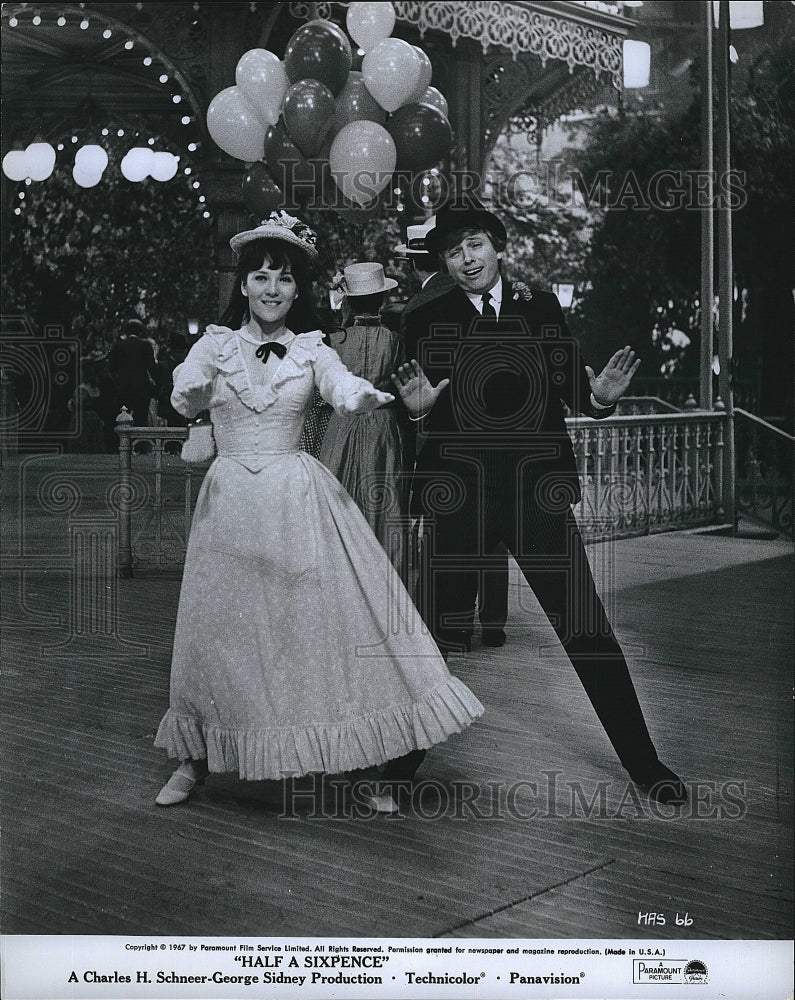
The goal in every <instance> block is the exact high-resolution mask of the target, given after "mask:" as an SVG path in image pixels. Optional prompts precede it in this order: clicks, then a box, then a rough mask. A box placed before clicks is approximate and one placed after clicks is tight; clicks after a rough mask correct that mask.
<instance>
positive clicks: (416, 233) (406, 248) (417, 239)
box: [393, 215, 436, 257]
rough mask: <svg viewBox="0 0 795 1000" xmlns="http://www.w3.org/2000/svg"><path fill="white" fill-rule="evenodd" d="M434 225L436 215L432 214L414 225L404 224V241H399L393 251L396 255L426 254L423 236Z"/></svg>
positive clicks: (415, 255) (417, 255)
mask: <svg viewBox="0 0 795 1000" xmlns="http://www.w3.org/2000/svg"><path fill="white" fill-rule="evenodd" d="M435 225H436V216H435V215H432V216H431V217H430V219H426V220H425V222H422V223H419V224H418V225H416V226H406V242H405V243H399V244H398V245H397V246H396V247H395V249H394V251H393V253H395V255H396V256H398V257H419V256H422V255H424V256H428V251H427V249H426V247H425V237H426V236H427V235H428V233H429V232H430V230H431V229H433V227H434V226H435Z"/></svg>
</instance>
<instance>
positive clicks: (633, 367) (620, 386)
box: [585, 347, 640, 406]
mask: <svg viewBox="0 0 795 1000" xmlns="http://www.w3.org/2000/svg"><path fill="white" fill-rule="evenodd" d="M639 365H640V358H638V359H637V361H636V360H635V352H634V351H632V350H630V348H629V347H625V348H623V349H622V350H620V351H616V353H615V354H614V355H613V357H612V358H611V359H610V360H609V361H608V362H607V364H606V365H605V366H604V368H603V369H602V370H601V372H600V373H599V374H598V375H594V370H593V368H589V367H588V365H586V366H585V371H586V372H587V374H588V381H589V382H590V383H591V392H592V393H593V398H594V399H595V400H596V402H597V403H600V404H601V405H602V406H612V405H613V403H617V402H618V401H619V399H621V397H622V396H623V395H624V393H625V392H626V391H627V389H628V388H629V383H630V382H631V381H632V376H633V375H634V374H635V372H636V371H637V370H638V367H639Z"/></svg>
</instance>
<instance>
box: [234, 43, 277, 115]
mask: <svg viewBox="0 0 795 1000" xmlns="http://www.w3.org/2000/svg"><path fill="white" fill-rule="evenodd" d="M235 82H236V83H237V86H238V87H239V88H240V90H241V91H242V92H243V96H244V97H245V98H246V100H248V101H250V103H251V104H252V106H253V107H254V110H255V111H256V112H257V114H258V115H259V117H260V119H261V120H262V121H263V122H264V123H265V124H266V125H275V124H276V122H277V121H278V120H279V113H280V111H281V108H282V102H283V101H284V95H285V94H286V93H287V88H288V87H289V86H290V81H289V80H288V79H287V70H286V69H285V68H284V63H283V62H282V61H281V59H280V58H279V57H278V56H276V55H274V54H273V53H272V52H269V51H268V50H267V49H249V50H248V52H245V53H243V55H242V56H241V57H240V61H239V62H238V64H237V68H236V69H235Z"/></svg>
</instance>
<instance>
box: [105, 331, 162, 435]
mask: <svg viewBox="0 0 795 1000" xmlns="http://www.w3.org/2000/svg"><path fill="white" fill-rule="evenodd" d="M108 368H109V369H110V372H111V374H112V375H113V376H114V378H115V379H116V391H117V394H118V398H119V404H120V405H122V406H126V407H127V409H128V410H129V411H130V412H131V413H132V418H133V425H134V426H135V427H146V426H147V425H148V423H149V400H150V399H151V398H152V397H153V396H155V395H156V393H157V388H158V386H159V385H160V373H159V372H158V369H157V364H156V362H155V354H154V351H153V350H152V345H151V344H150V343H149V341H148V340H146V330H145V328H144V325H143V323H142V322H141V321H140V320H139V319H128V320H126V322H125V323H123V324H122V328H121V333H120V334H119V339H118V340H117V341H116V343H115V344H114V345H113V347H112V348H111V350H110V355H109V356H108Z"/></svg>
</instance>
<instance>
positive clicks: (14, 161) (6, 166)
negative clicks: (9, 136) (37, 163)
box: [3, 149, 28, 181]
mask: <svg viewBox="0 0 795 1000" xmlns="http://www.w3.org/2000/svg"><path fill="white" fill-rule="evenodd" d="M3 173H4V174H5V175H6V177H7V178H8V179H9V180H10V181H24V180H25V178H26V177H27V176H28V161H27V157H26V156H25V150H24V149H12V150H10V151H9V152H8V153H6V155H5V156H4V157H3Z"/></svg>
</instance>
